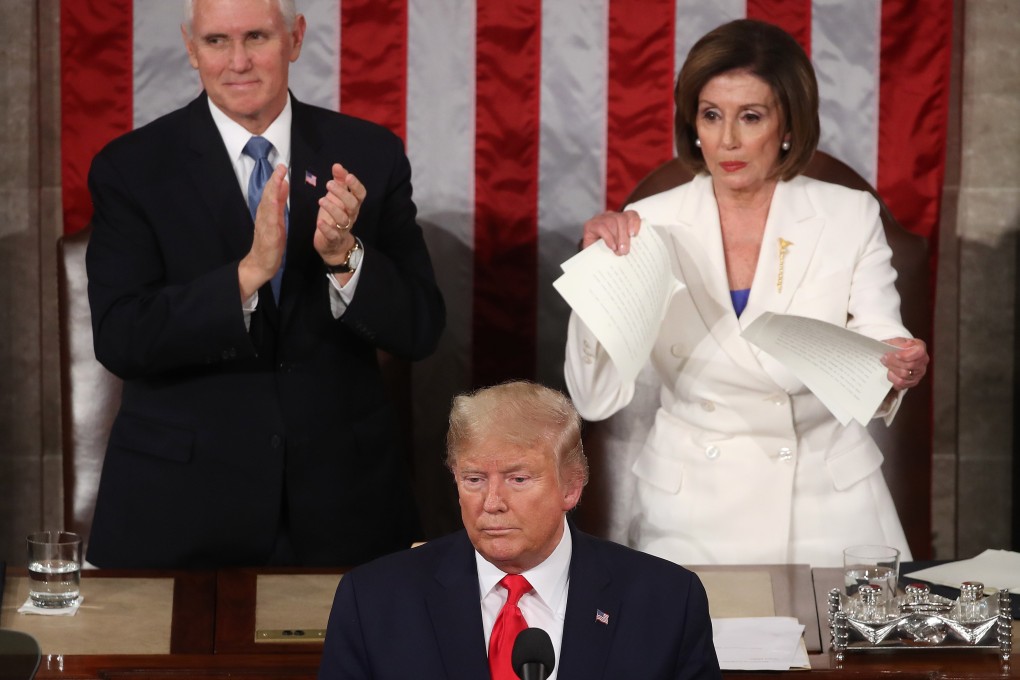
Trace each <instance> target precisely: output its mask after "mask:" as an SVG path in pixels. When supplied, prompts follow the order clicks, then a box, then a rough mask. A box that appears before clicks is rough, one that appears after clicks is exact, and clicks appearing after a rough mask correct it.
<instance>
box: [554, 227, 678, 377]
mask: <svg viewBox="0 0 1020 680" xmlns="http://www.w3.org/2000/svg"><path fill="white" fill-rule="evenodd" d="M560 268H561V269H563V275H562V276H560V278H558V279H556V280H555V281H554V282H553V287H554V288H555V289H556V290H557V291H558V292H559V294H560V295H562V296H563V299H564V300H566V301H567V304H568V305H570V308H571V309H573V310H574V312H575V313H576V314H577V315H578V316H579V317H580V318H581V321H583V322H584V324H585V325H586V326H587V327H588V328H589V329H590V330H591V332H592V333H594V334H595V337H596V338H598V341H599V344H601V345H602V347H603V348H605V350H606V352H607V353H608V354H609V357H610V358H611V359H612V360H613V365H614V366H616V369H617V370H618V371H619V372H620V376H621V378H622V379H623V381H624V382H630V381H632V380H634V378H636V377H637V374H638V373H640V372H641V368H642V367H643V366H644V365H645V362H646V361H647V360H648V356H649V355H650V354H651V352H652V345H653V344H655V337H656V336H657V335H658V333H659V326H660V324H661V323H662V318H663V316H664V315H665V313H666V304H667V303H668V302H669V298H670V296H671V295H672V294H673V293H674V292H675V291H677V290H682V289H683V287H684V286H683V284H682V283H680V282H679V281H677V279H676V277H675V276H673V270H672V268H671V267H670V264H669V254H668V252H667V250H666V244H665V243H664V242H663V240H662V238H661V237H660V236H659V234H658V233H657V232H656V230H655V229H654V228H653V227H652V226H651V225H649V224H648V223H647V222H645V221H642V222H641V230H640V232H639V233H638V235H637V236H635V237H634V238H632V239H631V242H630V252H629V253H627V254H626V255H622V256H621V255H617V254H616V253H614V252H613V251H611V250H610V249H609V247H608V246H606V244H605V243H604V242H603V241H599V242H598V243H595V244H593V245H591V246H589V247H588V248H585V249H584V250H582V251H581V252H579V253H578V254H577V255H575V256H574V257H572V258H570V259H569V260H567V261H566V262H564V263H563V264H562V265H560Z"/></svg>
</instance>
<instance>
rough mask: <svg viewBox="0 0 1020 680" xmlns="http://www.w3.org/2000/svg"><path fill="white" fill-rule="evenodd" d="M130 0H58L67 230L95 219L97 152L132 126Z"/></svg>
mask: <svg viewBox="0 0 1020 680" xmlns="http://www.w3.org/2000/svg"><path fill="white" fill-rule="evenodd" d="M132 17H133V15H132V2H131V0H106V1H105V2H101V3H94V2H79V1H77V0H64V1H63V2H61V3H60V114H61V135H60V153H61V173H62V178H61V183H62V186H63V204H64V205H63V208H64V232H65V233H68V234H70V233H73V232H76V231H78V230H79V229H81V228H82V227H84V226H85V225H86V224H88V221H89V220H90V219H92V199H91V198H90V197H89V192H88V186H87V181H86V180H87V177H88V171H89V166H90V165H91V163H92V158H93V156H95V155H96V153H98V152H99V150H100V149H102V148H103V146H104V145H105V144H106V143H107V142H109V141H110V140H111V139H113V138H114V137H117V136H119V135H122V134H124V133H125V132H128V131H130V130H131V128H132V127H133V125H134V113H133V108H132V107H133V97H132V90H133V88H134V76H133V74H132V63H133V59H132V39H131V33H132V30H133V20H132Z"/></svg>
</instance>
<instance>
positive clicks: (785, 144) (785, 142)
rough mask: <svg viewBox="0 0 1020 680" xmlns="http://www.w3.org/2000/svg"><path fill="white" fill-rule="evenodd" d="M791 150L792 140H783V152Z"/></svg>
mask: <svg viewBox="0 0 1020 680" xmlns="http://www.w3.org/2000/svg"><path fill="white" fill-rule="evenodd" d="M789 150H790V140H788V139H786V140H783V151H789Z"/></svg>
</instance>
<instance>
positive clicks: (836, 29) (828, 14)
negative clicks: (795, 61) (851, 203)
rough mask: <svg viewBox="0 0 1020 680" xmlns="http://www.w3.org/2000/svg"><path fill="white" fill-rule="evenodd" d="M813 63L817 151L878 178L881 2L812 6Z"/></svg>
mask: <svg viewBox="0 0 1020 680" xmlns="http://www.w3.org/2000/svg"><path fill="white" fill-rule="evenodd" d="M811 16H812V26H811V61H812V62H813V63H814V66H815V74H816V75H817V76H818V94H819V97H820V100H821V101H820V105H819V109H820V111H819V117H820V118H821V123H822V139H821V142H820V143H819V148H821V149H822V150H824V151H827V152H828V153H830V154H832V155H833V156H835V157H836V158H839V159H840V160H842V161H844V162H845V163H846V164H847V165H849V166H850V167H852V168H854V169H855V170H857V172H859V173H861V175H862V176H863V177H864V178H865V179H866V180H868V182H870V183H871V184H872V185H874V184H875V183H876V178H877V177H878V170H877V168H878V81H879V76H880V71H879V54H880V40H881V16H882V7H881V0H856V1H855V2H844V1H843V0H814V3H813V8H812V13H811Z"/></svg>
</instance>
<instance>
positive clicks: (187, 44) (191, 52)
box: [181, 24, 198, 69]
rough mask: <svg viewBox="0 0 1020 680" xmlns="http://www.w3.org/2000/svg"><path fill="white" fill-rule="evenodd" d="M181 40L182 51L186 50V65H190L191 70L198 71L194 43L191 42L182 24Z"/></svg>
mask: <svg viewBox="0 0 1020 680" xmlns="http://www.w3.org/2000/svg"><path fill="white" fill-rule="evenodd" d="M181 39H182V40H183V41H184V49H186V50H188V63H190V64H191V68H193V69H198V55H197V54H195V41H194V40H192V38H191V35H190V34H189V33H188V28H187V26H185V25H184V24H181Z"/></svg>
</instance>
